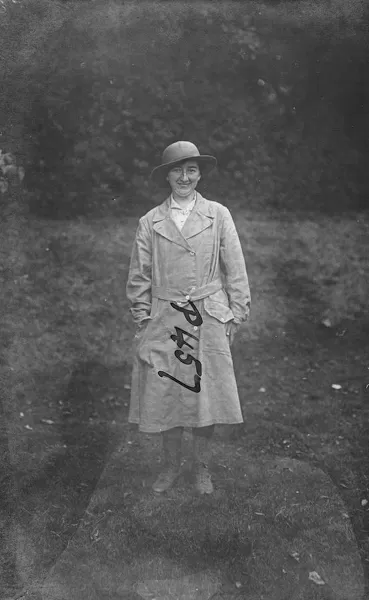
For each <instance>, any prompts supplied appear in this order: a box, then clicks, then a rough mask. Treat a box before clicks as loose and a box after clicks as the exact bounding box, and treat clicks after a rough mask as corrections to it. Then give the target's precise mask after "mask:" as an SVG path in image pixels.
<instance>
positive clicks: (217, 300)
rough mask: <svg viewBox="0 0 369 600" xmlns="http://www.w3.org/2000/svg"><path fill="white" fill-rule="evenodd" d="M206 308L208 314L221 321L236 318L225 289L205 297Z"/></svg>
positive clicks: (225, 321) (224, 321)
mask: <svg viewBox="0 0 369 600" xmlns="http://www.w3.org/2000/svg"><path fill="white" fill-rule="evenodd" d="M204 309H205V312H207V314H208V315H210V316H211V317H214V319H217V321H220V322H221V323H227V322H228V321H231V320H232V319H234V314H233V312H232V311H231V309H230V307H229V302H228V296H227V294H226V293H225V291H224V290H219V291H218V292H215V294H211V296H207V298H205V299H204Z"/></svg>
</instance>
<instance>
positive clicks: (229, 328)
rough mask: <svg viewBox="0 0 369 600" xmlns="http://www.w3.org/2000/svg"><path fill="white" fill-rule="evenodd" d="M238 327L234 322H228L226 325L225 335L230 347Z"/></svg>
mask: <svg viewBox="0 0 369 600" xmlns="http://www.w3.org/2000/svg"><path fill="white" fill-rule="evenodd" d="M238 327H239V324H238V323H235V322H234V321H228V323H226V335H227V337H228V339H229V345H230V346H232V344H233V341H234V337H235V335H236V333H237V331H238Z"/></svg>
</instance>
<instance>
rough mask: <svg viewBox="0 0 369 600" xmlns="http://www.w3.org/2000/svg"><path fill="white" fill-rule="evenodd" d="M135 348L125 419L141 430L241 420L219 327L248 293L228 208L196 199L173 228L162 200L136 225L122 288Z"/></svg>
mask: <svg viewBox="0 0 369 600" xmlns="http://www.w3.org/2000/svg"><path fill="white" fill-rule="evenodd" d="M127 297H128V300H129V301H130V304H131V309H130V310H131V314H132V317H133V319H134V321H135V322H136V324H138V325H140V324H141V325H142V324H143V321H144V320H145V319H146V320H147V323H146V325H143V326H142V327H140V328H139V331H140V333H139V334H138V335H136V338H135V344H134V363H133V372H132V384H131V402H130V411H129V422H131V423H138V424H139V429H140V431H144V432H159V431H164V430H167V429H170V428H172V427H178V426H185V427H204V426H207V425H212V424H222V423H223V424H231V423H240V422H242V421H243V418H242V413H241V407H240V401H239V396H238V391H237V385H236V380H235V375H234V369H233V362H232V355H231V351H230V345H229V338H228V336H227V335H226V327H227V325H226V324H227V323H228V321H230V320H234V322H235V323H236V324H240V323H242V322H243V321H246V320H247V318H248V315H249V307H250V290H249V284H248V278H247V273H246V266H245V261H244V257H243V253H242V249H241V244H240V241H239V238H238V235H237V231H236V228H235V225H234V222H233V220H232V217H231V214H230V212H229V210H228V209H227V208H226V207H225V206H223V205H222V204H220V203H218V202H212V201H210V200H206V199H205V198H203V197H202V196H201V195H200V194H199V193H197V200H196V203H195V206H194V208H193V210H192V212H191V213H190V215H189V217H188V218H187V220H186V222H185V224H184V227H183V229H182V231H179V229H178V228H177V226H176V224H175V223H174V221H173V220H172V218H171V211H170V197H169V198H167V200H165V202H163V203H162V204H161V205H159V206H157V207H155V208H154V209H152V210H150V211H149V212H148V213H147V214H146V215H144V216H143V217H142V218H141V219H140V221H139V225H138V228H137V232H136V237H135V241H134V246H133V250H132V256H131V262H130V269H129V275H128V282H127Z"/></svg>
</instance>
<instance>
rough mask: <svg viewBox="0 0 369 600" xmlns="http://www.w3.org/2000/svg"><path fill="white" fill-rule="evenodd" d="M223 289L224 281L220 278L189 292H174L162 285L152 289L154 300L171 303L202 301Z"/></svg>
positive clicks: (154, 286)
mask: <svg viewBox="0 0 369 600" xmlns="http://www.w3.org/2000/svg"><path fill="white" fill-rule="evenodd" d="M222 287H223V284H222V280H221V279H220V277H219V278H218V279H214V281H211V282H210V283H207V284H206V285H202V286H201V287H198V288H191V289H190V290H187V291H181V290H174V289H169V288H165V287H164V286H160V285H153V286H152V288H151V295H152V297H153V298H160V300H169V301H171V302H186V301H187V302H188V301H189V300H202V299H203V298H206V297H207V296H210V295H211V294H215V292H219V290H221V289H222Z"/></svg>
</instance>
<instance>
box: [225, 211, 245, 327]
mask: <svg viewBox="0 0 369 600" xmlns="http://www.w3.org/2000/svg"><path fill="white" fill-rule="evenodd" d="M222 212H223V221H222V225H221V235H220V267H221V270H222V272H223V275H224V278H225V290H226V292H227V295H228V298H229V305H230V308H231V310H232V312H233V314H234V317H235V318H234V322H235V323H242V322H243V321H246V320H247V319H248V317H249V313H250V305H251V296H250V287H249V281H248V277H247V271H246V265H245V259H244V256H243V252H242V247H241V243H240V239H239V237H238V233H237V230H236V227H235V224H234V222H233V219H232V216H231V213H230V212H229V210H228V208H226V207H225V206H223V211H222Z"/></svg>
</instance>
